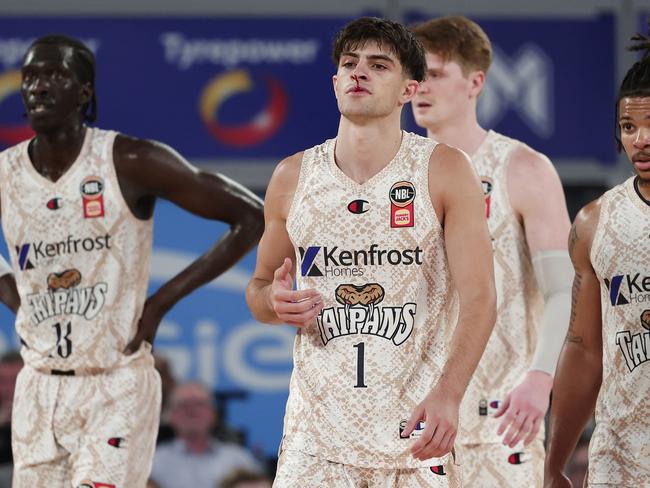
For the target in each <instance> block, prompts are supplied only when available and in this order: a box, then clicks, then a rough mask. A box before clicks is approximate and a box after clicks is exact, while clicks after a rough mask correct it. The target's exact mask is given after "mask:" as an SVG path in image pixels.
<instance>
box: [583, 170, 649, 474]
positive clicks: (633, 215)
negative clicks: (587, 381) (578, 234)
mask: <svg viewBox="0 0 650 488" xmlns="http://www.w3.org/2000/svg"><path fill="white" fill-rule="evenodd" d="M635 181H636V178H635V177H632V178H630V179H628V180H627V181H626V182H624V183H623V184H621V185H619V186H616V187H614V188H613V189H611V190H610V191H608V192H606V193H605V194H604V195H603V196H602V197H601V209H600V218H599V221H598V226H597V229H596V233H595V235H594V239H593V243H592V247H591V263H592V266H593V268H594V271H595V272H596V275H597V276H598V280H599V282H600V302H601V313H602V326H603V335H602V336H603V381H602V386H601V388H600V393H599V394H598V401H597V404H596V429H595V430H594V433H593V436H592V438H591V444H590V446H589V483H590V484H599V483H604V484H609V485H611V486H621V487H623V486H625V487H632V486H634V487H636V486H650V416H649V415H648V414H649V413H650V361H648V360H649V359H650V271H649V270H648V263H649V262H650V261H649V260H650V205H649V204H648V203H647V202H646V201H644V200H643V198H642V197H641V196H640V194H639V193H638V192H637V187H636V183H635Z"/></svg>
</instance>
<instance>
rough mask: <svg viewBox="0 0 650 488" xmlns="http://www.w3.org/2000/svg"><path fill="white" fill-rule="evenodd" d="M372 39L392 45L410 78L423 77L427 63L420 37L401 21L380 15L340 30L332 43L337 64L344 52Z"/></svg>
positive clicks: (354, 22) (362, 19)
mask: <svg viewBox="0 0 650 488" xmlns="http://www.w3.org/2000/svg"><path fill="white" fill-rule="evenodd" d="M372 41H374V42H376V43H377V44H379V46H381V47H387V48H388V49H390V51H392V52H393V53H394V54H395V55H396V56H397V59H399V62H400V63H401V64H402V67H403V69H404V72H405V73H407V74H408V76H409V77H410V78H411V79H413V80H416V81H422V80H424V75H425V72H426V67H427V63H426V59H425V57H424V48H423V47H422V44H421V43H420V41H418V39H417V38H416V37H415V35H414V34H413V32H411V31H410V30H409V29H408V28H407V27H405V26H403V25H402V24H400V23H398V22H393V21H392V20H387V19H380V18H378V17H361V18H360V19H357V20H353V21H352V22H350V23H349V24H347V25H346V26H345V27H343V29H341V30H340V31H339V33H338V34H337V35H336V38H335V39H334V45H333V47H332V60H333V61H334V64H335V65H336V66H338V64H339V60H340V59H341V54H342V53H344V52H349V51H353V50H354V49H356V48H359V47H361V46H363V45H364V44H366V43H367V42H372Z"/></svg>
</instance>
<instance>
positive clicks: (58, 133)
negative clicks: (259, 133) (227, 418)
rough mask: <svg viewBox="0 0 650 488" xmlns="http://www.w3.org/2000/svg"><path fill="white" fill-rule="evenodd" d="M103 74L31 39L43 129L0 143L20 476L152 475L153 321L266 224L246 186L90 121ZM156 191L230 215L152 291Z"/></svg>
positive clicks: (96, 484) (135, 481) (36, 107)
mask: <svg viewBox="0 0 650 488" xmlns="http://www.w3.org/2000/svg"><path fill="white" fill-rule="evenodd" d="M94 80H95V59H94V56H93V54H92V52H91V51H90V50H89V49H88V48H87V47H86V46H85V45H84V44H82V43H81V42H79V41H78V40H75V39H71V38H68V37H64V36H47V37H44V38H41V39H38V40H36V41H35V42H34V43H33V44H32V45H31V46H30V47H29V49H28V51H27V53H26V55H25V58H24V60H23V65H22V85H21V94H22V97H23V102H24V105H25V110H26V114H27V118H28V119H29V122H30V124H31V126H32V128H33V129H34V131H35V133H36V136H35V137H34V138H33V139H31V140H29V141H26V142H24V143H21V144H18V145H17V146H14V147H12V148H9V149H8V150H6V151H4V152H3V153H2V154H1V155H0V196H1V200H0V202H1V205H2V216H3V219H2V222H3V229H4V235H5V238H6V240H7V245H8V247H9V249H10V252H11V260H12V264H13V268H14V269H15V272H16V282H17V286H18V291H19V294H20V301H21V306H20V308H19V310H18V315H17V319H16V328H17V333H18V335H19V336H20V339H21V342H22V345H23V347H22V351H21V352H22V356H23V358H24V360H25V363H26V366H25V368H24V369H23V370H22V371H21V373H20V374H19V376H18V379H17V385H16V394H15V403H14V410H13V412H14V415H13V420H12V428H13V431H12V436H13V451H14V461H15V468H14V481H13V486H14V487H17V488H27V487H30V488H31V487H51V486H57V487H63V486H66V487H67V486H71V487H84V488H130V487H133V488H142V487H144V486H145V483H146V479H147V476H148V474H149V471H150V469H151V459H152V455H153V449H154V443H155V437H156V432H157V430H158V419H159V412H160V377H159V376H158V373H157V372H155V370H154V366H153V364H154V361H153V357H152V355H151V343H152V341H153V339H154V336H155V333H156V329H157V327H158V324H159V322H160V320H161V318H162V317H163V316H164V314H165V313H166V312H167V311H168V310H169V309H170V308H171V307H172V306H173V305H174V304H175V303H176V302H178V300H179V299H181V298H182V297H183V296H185V295H187V294H188V293H190V292H191V291H192V290H194V289H196V288H197V287H198V286H200V285H201V284H203V283H206V282H208V281H210V280H212V279H214V278H215V277H216V276H217V275H219V274H220V273H221V272H223V271H225V270H226V269H227V268H228V267H229V266H231V265H232V264H233V263H235V262H236V261H237V260H238V259H239V258H240V257H241V256H242V255H243V254H244V253H245V252H246V251H248V250H249V249H250V248H251V247H252V246H253V245H254V243H255V242H256V240H257V238H258V235H259V233H261V218H262V214H261V205H260V202H259V201H258V200H257V199H256V198H255V197H254V196H253V195H252V194H251V193H249V192H248V191H246V190H244V189H243V188H241V187H239V186H237V185H236V184H234V183H232V182H230V181H228V180H226V179H225V178H222V177H220V176H217V175H213V174H209V173H206V172H203V171H199V170H197V169H195V168H193V167H191V166H190V165H189V164H188V163H187V161H185V160H184V159H183V158H182V157H181V156H179V155H178V154H177V153H176V152H174V151H173V150H172V149H170V148H168V147H166V146H164V145H162V144H159V143H156V142H151V141H144V140H138V139H134V138H131V137H127V136H124V135H122V134H118V133H115V132H111V131H105V130H100V129H96V128H91V127H89V126H88V125H86V123H85V122H86V121H88V122H92V121H93V120H94V119H95V115H96V102H95V94H94ZM158 197H162V198H165V199H168V200H170V201H171V202H173V203H175V204H177V205H179V206H180V207H182V208H184V209H186V210H188V211H190V212H192V213H194V214H196V215H199V216H202V217H206V218H209V219H214V220H222V221H225V222H228V223H229V224H230V226H231V227H230V230H229V231H228V232H227V233H226V234H225V235H224V236H223V237H222V239H221V240H220V241H219V242H218V243H217V244H216V245H215V246H214V247H213V248H212V249H210V250H209V251H208V252H207V253H206V254H204V255H203V256H202V257H200V258H199V259H198V260H197V261H196V262H194V263H193V264H191V265H190V266H189V267H187V268H186V269H185V270H183V271H182V272H181V273H179V274H178V275H177V276H175V277H174V278H172V279H171V280H170V281H169V282H167V283H165V284H164V285H163V286H162V287H161V288H160V289H159V290H158V291H157V292H156V293H154V294H153V295H152V296H150V297H149V298H147V299H146V300H145V297H146V295H145V294H146V291H147V282H148V279H147V276H148V270H149V257H150V254H151V236H152V214H153V209H154V202H155V201H156V199H157V198H158ZM169 225H173V224H172V223H169ZM14 251H15V252H14Z"/></svg>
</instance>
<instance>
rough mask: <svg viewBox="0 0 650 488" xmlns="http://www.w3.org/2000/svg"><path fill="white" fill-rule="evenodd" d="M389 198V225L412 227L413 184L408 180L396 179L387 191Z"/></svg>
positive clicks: (413, 218)
mask: <svg viewBox="0 0 650 488" xmlns="http://www.w3.org/2000/svg"><path fill="white" fill-rule="evenodd" d="M389 198H390V226H391V227H393V228H399V227H413V226H414V225H415V216H414V212H413V200H415V186H414V185H413V183H411V182H410V181H398V182H397V183H395V184H394V185H393V186H392V187H391V189H390V192H389Z"/></svg>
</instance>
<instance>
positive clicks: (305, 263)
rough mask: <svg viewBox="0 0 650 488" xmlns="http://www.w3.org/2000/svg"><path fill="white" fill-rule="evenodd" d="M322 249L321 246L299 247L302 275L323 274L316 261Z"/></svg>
mask: <svg viewBox="0 0 650 488" xmlns="http://www.w3.org/2000/svg"><path fill="white" fill-rule="evenodd" d="M320 249H321V248H320V246H309V247H308V248H307V249H304V248H302V247H300V248H298V250H299V251H300V276H323V272H322V271H321V270H320V268H319V267H318V266H316V263H314V260H315V259H316V256H318V251H320Z"/></svg>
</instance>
